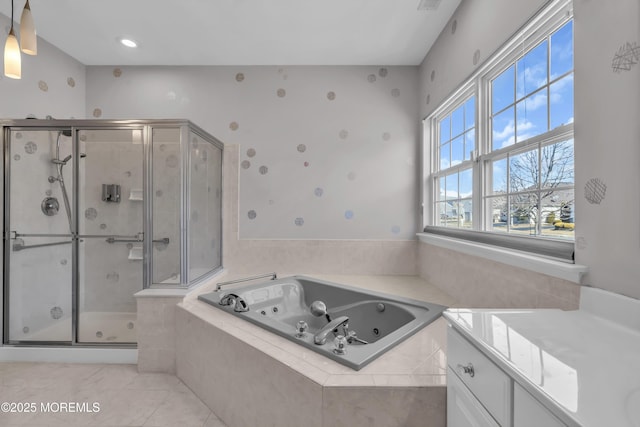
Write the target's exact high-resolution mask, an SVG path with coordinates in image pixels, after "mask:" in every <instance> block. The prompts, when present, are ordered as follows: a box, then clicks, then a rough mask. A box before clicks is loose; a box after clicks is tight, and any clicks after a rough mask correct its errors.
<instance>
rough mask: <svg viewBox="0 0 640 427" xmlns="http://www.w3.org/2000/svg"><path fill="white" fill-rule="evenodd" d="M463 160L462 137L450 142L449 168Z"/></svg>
mask: <svg viewBox="0 0 640 427" xmlns="http://www.w3.org/2000/svg"><path fill="white" fill-rule="evenodd" d="M463 158H464V137H462V136H459V137H458V138H456V139H454V140H453V141H451V166H455V165H459V164H460V163H462V160H463Z"/></svg>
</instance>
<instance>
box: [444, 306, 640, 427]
mask: <svg viewBox="0 0 640 427" xmlns="http://www.w3.org/2000/svg"><path fill="white" fill-rule="evenodd" d="M444 316H445V317H446V319H447V320H448V321H449V323H450V324H451V326H452V327H454V328H455V329H456V330H457V331H459V332H460V333H461V334H462V335H463V336H465V337H466V338H467V339H469V340H470V341H471V342H472V343H473V344H474V345H475V346H476V347H478V348H479V349H480V350H481V351H482V352H483V353H484V354H485V355H486V356H488V357H489V358H490V359H491V360H492V361H493V362H494V363H496V364H497V365H498V366H499V367H500V368H502V369H503V370H504V371H505V372H507V374H509V375H510V376H511V377H513V378H514V380H515V381H516V382H517V383H518V384H520V385H521V386H522V387H523V388H525V389H526V390H527V391H528V392H529V393H531V394H532V395H533V396H534V397H536V398H537V399H538V400H539V401H540V402H541V403H543V404H544V405H545V406H546V407H547V409H549V410H550V411H551V412H552V413H554V414H555V415H556V416H557V417H558V418H559V419H561V420H562V421H563V422H564V423H565V424H567V425H568V426H581V427H602V426H616V427H638V426H640V369H639V367H638V364H639V362H640V332H639V331H638V330H637V328H634V327H627V326H626V325H623V324H620V323H616V322H613V321H611V320H608V319H605V318H603V317H601V316H599V315H596V314H594V313H593V312H592V311H588V310H583V309H580V310H575V311H562V310H556V309H536V310H506V309H505V310H487V309H449V310H447V311H446V312H445V313H444Z"/></svg>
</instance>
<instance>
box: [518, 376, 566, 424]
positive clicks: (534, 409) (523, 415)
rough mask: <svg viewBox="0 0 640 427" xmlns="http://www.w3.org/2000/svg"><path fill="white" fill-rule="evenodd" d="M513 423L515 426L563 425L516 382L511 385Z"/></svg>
mask: <svg viewBox="0 0 640 427" xmlns="http://www.w3.org/2000/svg"><path fill="white" fill-rule="evenodd" d="M513 425H514V426H516V427H540V426H544V427H565V424H563V423H562V422H561V421H560V420H559V419H557V418H556V417H555V416H554V415H553V414H552V413H551V412H549V411H548V410H547V408H545V407H544V406H542V404H541V403H540V402H538V401H537V400H536V399H535V398H534V397H533V396H531V395H530V394H529V393H527V391H526V390H525V389H523V388H522V387H521V386H520V385H519V384H517V383H514V386H513Z"/></svg>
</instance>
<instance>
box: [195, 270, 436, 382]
mask: <svg viewBox="0 0 640 427" xmlns="http://www.w3.org/2000/svg"><path fill="white" fill-rule="evenodd" d="M198 299H200V300H201V301H204V302H206V303H208V304H211V305H212V306H214V307H216V308H218V309H221V310H224V311H226V312H228V313H231V314H233V315H235V316H238V317H240V318H242V319H245V320H247V321H249V322H252V323H254V324H256V325H258V326H260V327H262V328H264V329H266V330H268V331H271V332H273V333H276V334H278V335H280V336H282V337H285V338H287V339H289V340H291V341H293V342H296V343H298V344H300V345H302V346H305V347H307V348H309V349H311V350H313V351H315V352H317V353H320V354H322V355H324V356H326V357H329V358H331V359H333V360H335V361H337V362H339V363H342V364H343V365H346V366H348V367H350V368H352V369H355V370H360V369H361V368H362V367H363V366H365V365H367V364H368V363H369V362H371V361H373V360H374V359H376V358H377V357H379V356H380V355H381V354H383V353H384V352H386V351H388V350H390V349H391V348H393V347H394V346H395V345H396V344H398V343H400V342H401V341H403V340H405V339H406V338H408V337H410V336H411V335H413V334H415V333H416V332H418V331H419V330H420V329H422V328H424V327H425V326H427V325H428V324H429V323H431V322H432V321H434V320H436V319H437V318H438V317H440V315H441V314H442V312H443V311H444V310H445V309H446V308H447V307H444V306H442V305H438V304H432V303H429V302H424V301H418V300H414V299H410V298H403V297H398V296H393V295H388V294H384V293H380V292H374V291H369V290H365V289H361V288H355V287H351V286H347V285H342V284H338V283H332V282H328V281H324V280H318V279H314V278H310V277H305V276H292V277H285V278H280V279H277V280H270V281H266V282H262V283H257V284H242V285H238V284H236V285H234V286H227V287H226V288H225V289H222V290H219V291H216V292H211V293H207V294H203V295H200V296H199V297H198ZM325 307H326V310H324V311H323V310H322V309H324V308H325ZM318 308H320V310H319V309H318ZM330 322H333V324H332V325H331V326H327V325H329V323H330ZM333 325H335V326H336V327H335V328H334V327H333ZM323 338H324V340H323Z"/></svg>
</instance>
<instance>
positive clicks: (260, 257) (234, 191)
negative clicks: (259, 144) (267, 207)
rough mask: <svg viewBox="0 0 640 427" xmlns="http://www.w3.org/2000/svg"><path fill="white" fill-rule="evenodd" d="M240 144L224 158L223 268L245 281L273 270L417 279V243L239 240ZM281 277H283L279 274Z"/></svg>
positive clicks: (229, 146) (226, 151) (230, 147)
mask: <svg viewBox="0 0 640 427" xmlns="http://www.w3.org/2000/svg"><path fill="white" fill-rule="evenodd" d="M241 149H242V150H243V151H244V150H246V147H241V146H240V145H238V144H225V147H224V157H223V160H222V161H223V173H224V179H223V190H222V193H223V196H222V197H223V206H222V209H223V227H224V230H223V233H222V236H223V243H222V248H223V255H222V257H223V263H222V264H223V265H224V268H225V269H227V270H228V271H233V272H234V273H246V275H247V276H249V275H252V274H259V273H264V272H269V271H277V272H278V273H280V272H282V271H293V272H296V273H297V272H305V273H320V274H338V275H363V274H369V275H409V276H415V275H417V268H416V266H417V263H416V254H417V249H416V247H417V241H416V240H313V239H304V240H302V239H300V240H295V239H240V238H239V215H240V213H239V189H240V181H239V173H240V168H241V167H240V157H241V155H240V150H241ZM280 276H281V277H282V274H280Z"/></svg>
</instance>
